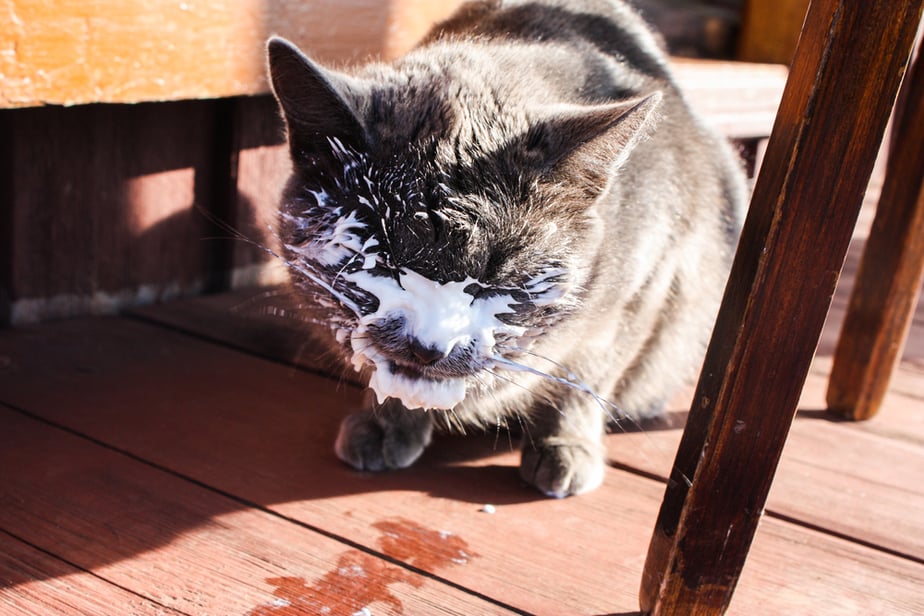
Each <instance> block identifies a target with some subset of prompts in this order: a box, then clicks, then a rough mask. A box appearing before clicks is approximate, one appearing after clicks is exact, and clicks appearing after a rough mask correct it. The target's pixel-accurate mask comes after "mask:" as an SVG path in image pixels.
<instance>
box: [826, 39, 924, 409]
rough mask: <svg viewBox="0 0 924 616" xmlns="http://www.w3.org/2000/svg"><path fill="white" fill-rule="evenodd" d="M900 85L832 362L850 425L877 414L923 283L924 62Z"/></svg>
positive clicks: (833, 393) (838, 404)
mask: <svg viewBox="0 0 924 616" xmlns="http://www.w3.org/2000/svg"><path fill="white" fill-rule="evenodd" d="M921 58H922V56H921V55H918V58H917V60H916V61H915V65H914V67H913V68H912V70H911V71H910V72H909V74H908V76H907V78H906V79H905V86H904V88H903V91H904V92H905V93H906V98H905V105H904V106H903V108H902V112H901V115H900V117H898V118H896V123H895V131H894V133H893V144H892V146H893V147H892V151H891V152H890V156H889V163H888V167H887V170H886V177H885V183H884V184H883V187H882V195H881V196H880V198H879V206H878V207H877V208H876V218H875V219H874V220H873V227H872V229H871V230H870V234H869V239H868V240H867V242H866V248H865V249H864V251H863V259H862V260H861V261H860V269H859V271H858V273H857V281H856V283H855V286H854V289H853V294H852V295H851V297H850V306H849V308H848V309H847V317H846V319H845V320H844V328H843V329H842V330H841V335H840V338H839V339H838V343H837V351H836V352H835V355H834V366H833V368H832V370H831V382H830V384H829V386H828V395H827V402H828V408H829V410H831V411H832V412H834V413H837V414H838V415H841V416H843V417H846V418H848V419H869V418H870V417H872V416H873V415H875V414H876V413H877V412H878V411H879V407H880V405H881V404H882V399H883V398H884V397H885V394H886V390H887V389H888V387H889V381H890V379H891V377H892V372H893V370H894V369H895V365H896V363H897V362H898V360H899V358H900V357H901V353H902V348H903V346H904V344H903V343H904V340H905V338H906V337H907V334H908V329H909V328H910V327H911V320H912V318H913V316H914V307H915V303H916V300H917V297H918V294H919V293H920V290H921V280H922V277H924V60H922V59H921Z"/></svg>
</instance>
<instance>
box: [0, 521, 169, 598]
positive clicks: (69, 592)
mask: <svg viewBox="0 0 924 616" xmlns="http://www.w3.org/2000/svg"><path fill="white" fill-rule="evenodd" d="M113 606H125V607H126V608H127V611H130V612H131V613H133V614H137V615H139V616H147V615H149V614H150V615H158V616H160V615H174V614H182V612H178V611H176V610H172V609H170V608H168V607H165V606H163V605H158V604H156V603H154V602H152V601H149V600H146V599H144V598H142V597H139V596H137V595H135V594H133V593H130V592H128V591H126V590H124V589H122V588H119V587H118V586H115V585H114V584H111V583H109V582H106V581H105V580H102V579H100V578H99V577H97V576H95V575H93V574H91V573H87V572H86V571H83V570H81V569H79V568H77V567H74V566H73V565H71V564H69V563H66V562H64V561H63V560H61V559H60V558H57V557H55V556H52V555H50V554H48V553H46V552H43V551H41V550H38V549H36V548H34V547H33V546H30V545H29V544H27V543H25V542H23V541H20V540H19V539H17V538H16V537H13V536H11V535H9V534H7V533H0V613H3V614H7V615H9V616H14V615H17V616H19V615H21V616H34V615H35V614H42V615H43V616H52V615H57V614H60V615H61V616H73V615H75V614H87V615H90V614H105V613H107V612H110V611H111V610H112V608H113Z"/></svg>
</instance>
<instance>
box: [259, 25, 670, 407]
mask: <svg viewBox="0 0 924 616" xmlns="http://www.w3.org/2000/svg"><path fill="white" fill-rule="evenodd" d="M268 49H269V69H270V76H271V81H272V85H273V91H274V93H275V95H276V98H277V99H278V101H279V103H280V107H281V109H282V113H283V116H284V118H285V122H286V128H287V135H288V141H289V149H290V154H291V157H292V162H293V174H292V177H291V178H290V180H289V183H288V185H287V187H286V190H285V192H284V195H283V199H282V204H281V207H280V219H279V232H280V236H281V240H282V243H283V245H284V254H285V258H286V260H287V262H288V265H289V269H290V271H291V272H292V275H293V281H294V284H295V286H296V288H298V289H299V290H300V291H301V292H302V293H304V294H305V295H306V296H307V297H308V298H309V299H310V301H312V303H313V304H314V305H315V307H316V315H315V316H316V317H318V318H321V319H323V320H325V321H326V322H327V323H328V324H329V326H330V328H331V330H332V331H333V333H334V335H335V336H336V339H337V341H338V342H339V343H340V345H342V348H343V350H344V352H345V354H346V355H347V356H348V357H349V358H350V359H351V360H352V362H353V365H354V366H355V367H356V368H357V369H358V370H369V372H370V387H372V388H373V389H374V390H375V391H376V393H377V395H378V397H379V399H380V400H383V399H385V398H387V397H395V398H399V399H401V400H402V402H403V403H404V405H405V406H407V407H408V408H417V407H423V408H452V407H453V406H455V405H456V404H457V403H459V402H460V401H461V400H462V399H463V398H464V397H465V395H466V392H467V391H468V390H470V389H471V388H473V387H477V386H478V384H484V383H487V382H490V381H491V380H492V377H491V374H492V371H493V370H494V369H495V368H496V367H497V366H498V363H502V362H503V358H504V357H511V356H514V355H517V354H519V353H521V352H522V351H523V350H524V349H525V348H526V347H527V346H529V344H530V341H531V340H533V339H534V338H535V337H536V336H540V335H542V334H543V333H545V332H547V331H548V330H549V329H550V328H553V327H555V325H556V324H557V323H559V322H561V321H562V320H564V319H568V318H569V317H570V316H571V315H572V313H573V312H574V311H575V310H576V308H577V307H578V306H579V305H580V303H581V297H582V293H583V292H584V289H585V286H586V285H587V284H589V278H590V277H591V276H592V275H593V273H594V272H593V262H594V254H595V253H596V251H597V250H598V249H599V246H600V245H601V243H602V242H604V241H606V238H604V237H603V229H602V224H601V223H600V217H599V212H597V206H596V204H597V201H598V199H599V197H600V196H601V195H602V194H604V193H605V192H606V191H607V190H608V188H609V186H610V183H611V182H612V178H613V177H614V172H615V170H616V169H617V168H618V167H619V165H621V164H622V162H623V161H624V160H625V159H626V157H627V156H628V153H629V151H630V150H631V149H632V148H633V147H634V146H635V144H636V143H637V142H638V140H639V138H640V136H641V135H643V134H644V133H645V131H646V126H647V125H648V124H649V123H650V122H651V118H652V115H653V113H652V110H653V109H654V108H655V107H656V106H657V104H658V101H659V97H658V96H657V95H655V96H650V97H648V98H645V99H635V100H631V101H627V102H623V103H613V104H601V105H593V106H574V105H569V106H565V105H557V104H553V103H549V102H543V101H542V98H543V97H542V96H541V95H539V94H537V95H536V96H535V97H529V98H530V100H527V97H525V96H524V95H523V92H522V90H523V84H519V86H518V84H517V83H516V81H517V79H518V77H517V76H515V75H510V76H509V78H506V79H505V78H504V76H503V75H500V74H498V72H497V69H496V67H495V66H494V65H491V64H486V65H485V66H483V67H479V66H478V61H477V58H475V59H472V57H470V56H467V57H457V58H441V57H439V55H438V54H437V55H436V56H433V57H428V56H426V55H421V54H418V55H417V56H412V57H409V58H406V59H405V60H404V61H403V62H402V63H399V64H396V65H394V66H383V65H376V66H373V67H371V68H367V69H366V70H365V71H364V72H361V73H357V74H354V75H347V74H343V73H339V72H334V71H331V70H328V69H325V68H322V67H320V66H319V65H317V64H315V63H314V62H312V61H310V60H309V59H307V58H306V57H305V56H304V55H302V54H301V52H299V51H298V50H297V49H296V48H295V47H294V46H292V45H291V44H290V43H288V42H286V41H284V40H282V39H272V40H271V41H270V42H269V47H268ZM444 55H451V52H449V51H446V50H444ZM441 60H442V61H441ZM532 98H535V100H536V101H538V102H536V103H533V102H531V99H532Z"/></svg>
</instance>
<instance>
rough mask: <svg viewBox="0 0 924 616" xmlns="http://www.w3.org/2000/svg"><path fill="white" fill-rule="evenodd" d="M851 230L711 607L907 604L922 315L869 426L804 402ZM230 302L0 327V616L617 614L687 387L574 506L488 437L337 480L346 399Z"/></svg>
mask: <svg viewBox="0 0 924 616" xmlns="http://www.w3.org/2000/svg"><path fill="white" fill-rule="evenodd" d="M868 219H869V215H868V213H867V214H866V215H864V220H863V221H861V229H860V233H859V234H858V236H857V237H856V239H855V241H854V250H853V251H852V252H851V256H850V257H849V259H848V264H847V268H846V270H845V275H844V277H843V279H842V284H841V287H840V290H839V292H838V295H837V297H836V298H835V302H834V312H833V314H832V316H831V318H830V319H829V321H828V324H827V327H826V330H825V334H824V336H823V339H822V341H821V344H820V347H819V351H818V356H817V358H816V360H815V363H814V367H813V369H812V372H811V375H810V377H809V382H808V385H807V388H806V390H805V394H804V396H803V398H802V403H801V405H800V407H801V411H800V413H799V416H798V417H797V419H796V422H795V425H794V427H793V431H792V434H791V437H790V439H789V442H788V443H787V446H786V450H785V451H784V455H783V460H782V463H781V467H780V470H779V473H778V475H777V478H776V481H775V484H774V488H773V490H772V492H771V496H770V500H769V503H768V507H767V511H766V514H765V517H764V520H763V522H762V524H761V527H760V529H759V531H758V534H757V538H756V540H755V544H754V546H753V549H752V551H751V555H750V558H749V560H748V563H747V565H746V566H745V570H744V573H743V577H742V579H741V582H740V583H739V586H738V590H737V593H736V595H735V597H734V599H733V601H732V604H731V608H730V613H732V614H824V615H828V614H862V615H867V614H890V615H891V614H920V613H922V612H924V593H922V592H921V588H924V516H922V515H921V512H922V511H924V310H921V309H919V310H918V313H917V317H916V318H915V321H914V324H913V326H912V332H911V338H910V339H909V341H908V345H907V347H906V351H905V356H904V359H903V361H902V363H901V365H900V367H899V369H898V372H897V373H896V375H895V377H894V379H893V382H892V387H891V389H890V392H889V394H888V395H887V397H886V401H885V405H884V408H883V409H882V412H881V413H880V414H879V416H877V417H875V418H874V419H872V420H870V421H868V422H864V423H846V422H837V421H833V420H832V419H830V418H829V417H828V416H827V415H826V414H825V413H824V410H823V409H824V388H825V384H826V377H827V374H828V371H829V369H830V364H831V360H830V357H831V354H832V352H833V348H834V340H835V337H836V333H837V329H838V326H839V320H840V317H841V314H842V312H843V310H844V306H845V303H846V293H847V291H848V287H849V283H850V279H851V276H852V274H853V272H854V270H855V268H856V262H857V253H856V249H859V248H860V246H861V245H862V241H863V228H864V227H865V226H866V225H868ZM251 297H253V293H252V292H238V293H237V294H231V295H219V296H211V297H207V298H202V299H198V300H193V301H185V302H176V303H173V304H166V305H163V306H160V307H154V308H149V309H145V310H139V311H136V312H135V313H132V314H127V315H124V316H120V317H106V318H89V319H73V320H64V321H58V322H52V323H45V324H42V325H38V326H34V327H33V326H30V327H22V328H17V329H12V330H7V331H3V332H0V613H3V614H29V615H33V614H54V613H59V614H79V613H86V614H178V613H179V614H260V615H287V614H303V613H305V614H324V613H330V614H348V615H351V614H355V613H360V614H363V613H371V614H376V615H380V614H409V615H411V614H465V615H473V614H505V613H530V614H612V613H620V614H621V613H632V612H633V611H635V610H637V606H638V598H637V592H638V585H639V579H640V575H641V569H642V565H643V562H644V558H645V552H646V549H647V545H648V540H649V538H650V534H651V530H652V527H653V524H654V519H655V516H656V514H657V511H658V505H659V502H660V499H661V497H662V494H663V491H664V485H663V483H662V482H663V478H664V477H666V476H667V475H668V471H669V469H670V465H671V463H672V460H673V448H674V447H675V445H676V443H677V441H678V439H679V435H680V429H681V425H682V423H683V414H684V409H685V408H686V407H687V405H688V400H687V397H688V396H689V393H688V394H686V396H680V397H678V399H677V400H676V401H675V402H674V403H673V404H672V405H671V407H670V412H669V413H668V415H667V416H666V419H665V420H664V421H661V422H658V423H654V424H651V425H648V426H646V429H645V430H643V431H639V430H636V429H634V428H632V427H631V426H629V427H628V428H629V430H628V431H627V432H625V433H614V434H612V435H610V436H609V437H608V438H607V445H608V448H609V452H610V458H611V460H612V465H611V468H610V469H609V470H608V476H607V479H606V482H605V484H604V486H603V487H602V488H600V489H599V490H597V491H596V492H594V493H591V494H588V495H585V496H581V497H577V498H570V499H567V500H561V501H553V500H546V499H544V498H540V497H538V496H537V494H535V493H534V492H533V491H532V490H531V489H529V488H528V487H526V486H524V485H522V484H521V482H520V481H519V479H518V478H517V473H516V464H517V458H518V456H517V454H516V453H515V452H514V451H513V450H512V449H511V440H510V439H509V438H508V435H507V433H506V432H504V431H499V432H496V431H490V432H489V433H488V434H473V435H468V436H446V437H442V438H440V439H439V440H437V442H436V443H435V445H434V446H433V447H432V449H431V450H430V451H429V452H428V453H427V454H425V456H424V458H423V459H422V460H421V461H420V462H419V463H418V464H417V465H416V466H415V467H414V468H412V469H410V470H407V471H402V472H395V473H388V474H384V475H372V474H362V473H357V472H354V471H352V470H350V469H348V468H346V467H344V466H343V465H342V464H340V463H339V462H338V461H337V460H336V458H335V457H334V455H333V453H332V447H331V445H332V441H333V437H334V435H335V431H336V427H337V423H338V421H339V418H340V417H341V415H342V414H343V413H344V412H345V411H347V410H349V409H351V408H354V407H356V406H357V405H359V404H360V402H361V398H362V394H361V392H360V390H359V389H358V388H356V387H355V386H354V385H352V384H350V382H349V380H348V379H347V380H342V379H337V378H331V377H329V376H326V375H324V374H322V373H320V372H319V371H318V369H319V367H320V364H319V363H318V362H319V358H318V357H317V354H316V353H314V352H313V350H312V347H311V346H310V343H309V344H308V345H307V346H306V343H305V340H304V338H303V337H302V336H301V335H300V334H298V328H297V327H294V326H293V324H292V323H291V322H289V321H286V320H282V319H278V318H275V317H272V316H271V315H269V314H268V313H267V310H266V309H265V306H266V305H274V304H277V303H278V301H280V300H275V299H273V298H272V297H267V298H259V297H258V298H257V299H249V298H251ZM347 376H348V377H349V376H350V375H347ZM488 504H490V505H493V506H494V508H495V511H494V513H486V512H485V511H484V506H485V505H488ZM325 608H326V609H325ZM363 608H366V609H367V612H363V611H362V610H363Z"/></svg>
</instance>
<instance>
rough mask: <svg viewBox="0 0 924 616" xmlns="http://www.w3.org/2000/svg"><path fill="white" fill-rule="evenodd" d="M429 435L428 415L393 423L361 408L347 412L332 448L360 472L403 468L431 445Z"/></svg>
mask: <svg viewBox="0 0 924 616" xmlns="http://www.w3.org/2000/svg"><path fill="white" fill-rule="evenodd" d="M412 412H413V411H412ZM415 413H416V412H415ZM432 434H433V423H432V421H431V420H430V418H429V417H425V418H419V419H417V420H410V421H401V422H394V423H392V422H389V421H388V420H386V419H384V418H382V417H379V416H376V415H375V414H374V413H373V412H371V411H362V412H359V413H354V414H352V415H348V416H347V417H346V418H344V420H343V421H342V422H341V423H340V432H339V434H338V435H337V441H336V442H335V443H334V451H335V452H336V453H337V457H338V458H340V459H341V460H343V461H344V462H346V463H347V464H349V465H350V466H352V467H353V468H355V469H357V470H361V471H384V470H389V469H398V468H406V467H408V466H410V465H411V464H413V463H414V462H415V461H416V460H417V458H419V457H420V454H422V453H423V451H424V449H426V447H427V445H429V444H430V438H431V436H432Z"/></svg>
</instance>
